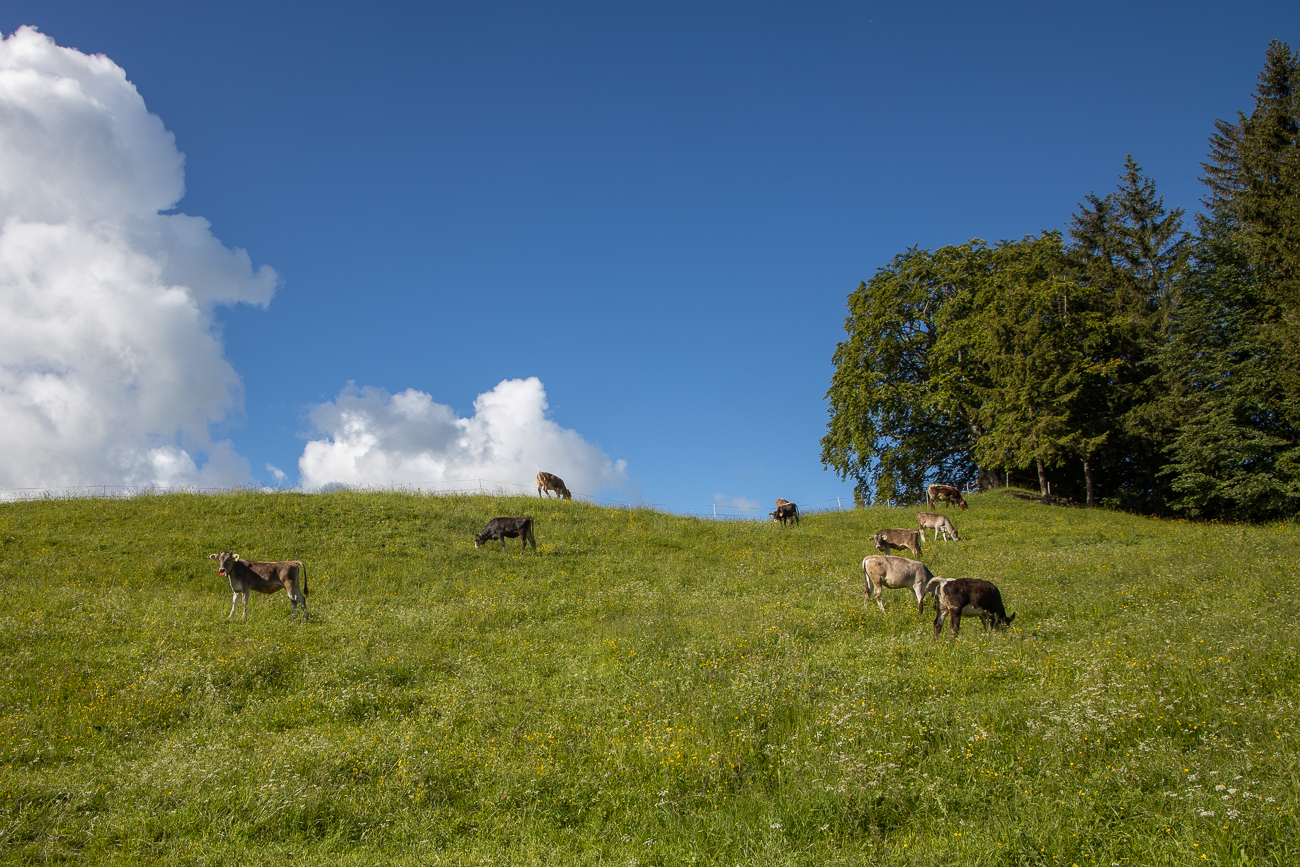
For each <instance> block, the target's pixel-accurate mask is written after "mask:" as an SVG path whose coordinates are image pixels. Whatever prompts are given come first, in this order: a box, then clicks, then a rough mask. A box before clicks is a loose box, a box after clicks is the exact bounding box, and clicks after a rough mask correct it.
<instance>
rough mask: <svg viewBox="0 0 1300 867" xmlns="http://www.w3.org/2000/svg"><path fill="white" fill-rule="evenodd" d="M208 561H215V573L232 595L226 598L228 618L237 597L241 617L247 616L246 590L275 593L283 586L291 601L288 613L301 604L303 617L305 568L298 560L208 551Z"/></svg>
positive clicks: (305, 613) (305, 596) (305, 604)
mask: <svg viewBox="0 0 1300 867" xmlns="http://www.w3.org/2000/svg"><path fill="white" fill-rule="evenodd" d="M208 559H209V560H216V561H217V574H218V575H221V576H223V577H225V578H226V579H228V580H229V581H230V589H231V590H232V591H234V596H232V597H231V599H230V614H227V615H226V616H227V617H230V616H231V615H233V614H234V613H235V606H236V605H238V603H239V600H240V598H241V597H242V598H243V600H244V614H243V616H244V617H248V591H250V590H256V591H257V592H258V593H278V592H279V591H280V590H281V589H283V590H284V591H285V592H286V593H288V594H289V602H290V603H292V604H293V610H292V612H291V613H292V614H297V613H298V606H299V605H301V606H302V618H303V620H306V619H307V569H306V567H305V566H303V565H302V561H301V560H279V561H263V560H242V559H240V557H239V555H238V554H235V553H232V552H230V551H222V552H221V553H220V554H209V555H208ZM299 577H301V578H302V589H301V590H299V588H298V579H299Z"/></svg>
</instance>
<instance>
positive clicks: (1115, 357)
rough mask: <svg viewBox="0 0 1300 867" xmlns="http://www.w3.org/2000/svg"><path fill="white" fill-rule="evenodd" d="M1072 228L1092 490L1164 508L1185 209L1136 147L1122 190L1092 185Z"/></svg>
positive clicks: (1070, 254)
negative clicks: (1165, 378) (1166, 358)
mask: <svg viewBox="0 0 1300 867" xmlns="http://www.w3.org/2000/svg"><path fill="white" fill-rule="evenodd" d="M1069 234H1070V245H1069V248H1068V251H1067V262H1068V267H1069V273H1070V275H1071V277H1072V278H1073V279H1074V280H1075V281H1077V282H1078V284H1079V286H1080V292H1079V293H1078V306H1079V307H1080V308H1082V309H1086V310H1087V311H1088V312H1089V313H1091V314H1092V315H1093V320H1092V324H1091V327H1090V328H1089V329H1088V331H1087V333H1086V335H1085V337H1084V340H1085V341H1086V343H1085V349H1086V352H1087V355H1088V357H1089V360H1090V367H1089V369H1090V370H1091V371H1092V373H1093V375H1092V376H1090V377H1089V378H1088V379H1087V381H1086V382H1085V384H1084V386H1083V391H1082V393H1081V394H1080V395H1079V398H1078V400H1079V403H1080V412H1079V413H1078V415H1079V418H1080V422H1081V430H1080V433H1079V436H1080V442H1081V443H1087V444H1092V448H1091V450H1090V451H1089V450H1084V449H1081V451H1080V455H1079V457H1080V459H1081V460H1082V462H1083V465H1084V475H1085V486H1086V489H1087V491H1088V496H1087V499H1088V502H1089V504H1091V503H1092V502H1093V501H1094V499H1096V498H1098V497H1099V498H1101V499H1104V500H1106V501H1109V502H1112V503H1114V504H1116V505H1119V506H1121V507H1125V508H1132V509H1137V510H1140V511H1158V510H1159V509H1160V508H1161V505H1162V504H1163V503H1164V501H1165V499H1166V495H1165V494H1166V492H1165V488H1166V485H1165V483H1164V482H1163V480H1162V479H1161V477H1160V475H1159V470H1160V467H1161V465H1162V464H1163V462H1164V459H1163V455H1162V451H1161V450H1162V448H1163V445H1164V439H1165V435H1166V434H1167V432H1168V429H1169V427H1170V421H1169V413H1168V411H1167V406H1166V402H1165V400H1164V389H1163V387H1162V385H1163V383H1162V378H1161V370H1160V366H1159V363H1158V358H1159V353H1160V347H1161V346H1162V345H1163V343H1164V342H1165V339H1166V329H1167V321H1168V315H1169V311H1170V310H1171V309H1172V307H1173V305H1174V303H1175V298H1176V292H1177V286H1178V282H1179V280H1180V279H1181V277H1182V275H1183V274H1184V272H1185V269H1186V264H1187V257H1188V253H1189V247H1190V244H1189V240H1188V237H1187V233H1186V232H1184V231H1183V211H1182V209H1180V208H1175V209H1173V210H1167V209H1166V208H1165V205H1164V200H1163V198H1162V197H1161V196H1159V195H1158V193H1157V192H1156V186H1155V182H1154V181H1153V180H1151V178H1149V177H1148V176H1146V175H1145V174H1143V172H1142V167H1141V166H1140V165H1139V164H1138V163H1137V161H1136V160H1134V159H1133V156H1132V155H1131V154H1130V155H1129V156H1128V157H1127V159H1126V160H1125V162H1124V174H1122V175H1121V176H1120V183H1119V185H1118V187H1117V188H1116V190H1115V191H1114V192H1111V193H1109V194H1107V195H1106V196H1105V197H1098V196H1097V195H1096V194H1089V195H1088V196H1087V197H1086V198H1085V201H1084V202H1083V203H1080V205H1079V211H1078V212H1077V213H1076V214H1075V215H1074V216H1073V218H1072V219H1071V223H1070V228H1069ZM1094 478H1096V479H1097V481H1098V484H1097V485H1096V487H1097V488H1098V489H1099V490H1098V492H1097V494H1096V495H1094V493H1093V488H1094V484H1093V480H1094Z"/></svg>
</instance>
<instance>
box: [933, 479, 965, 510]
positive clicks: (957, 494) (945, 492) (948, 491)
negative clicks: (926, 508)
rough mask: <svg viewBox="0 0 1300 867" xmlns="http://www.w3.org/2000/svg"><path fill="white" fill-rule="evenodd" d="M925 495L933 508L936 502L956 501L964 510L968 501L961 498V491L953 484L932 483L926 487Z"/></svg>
mask: <svg viewBox="0 0 1300 867" xmlns="http://www.w3.org/2000/svg"><path fill="white" fill-rule="evenodd" d="M925 497H926V500H927V501H928V502H929V504H930V508H931V509H933V508H934V504H935V503H956V504H957V505H959V506H961V507H962V510H963V511H965V509H966V501H965V500H963V499H962V498H961V491H959V490H957V489H956V488H954V487H953V486H952V485H930V487H928V488H926V489H925Z"/></svg>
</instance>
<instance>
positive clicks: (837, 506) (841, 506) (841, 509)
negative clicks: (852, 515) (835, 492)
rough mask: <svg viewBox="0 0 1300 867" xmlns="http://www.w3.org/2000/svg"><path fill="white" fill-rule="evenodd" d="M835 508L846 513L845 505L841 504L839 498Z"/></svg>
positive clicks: (836, 500) (836, 499)
mask: <svg viewBox="0 0 1300 867" xmlns="http://www.w3.org/2000/svg"><path fill="white" fill-rule="evenodd" d="M835 507H836V508H838V509H839V510H840V511H844V504H843V503H841V502H840V498H839V497H836V498H835Z"/></svg>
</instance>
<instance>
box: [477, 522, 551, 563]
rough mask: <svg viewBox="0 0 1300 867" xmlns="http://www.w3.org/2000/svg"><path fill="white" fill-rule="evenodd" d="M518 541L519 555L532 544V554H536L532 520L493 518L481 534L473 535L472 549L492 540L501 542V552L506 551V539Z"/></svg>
mask: <svg viewBox="0 0 1300 867" xmlns="http://www.w3.org/2000/svg"><path fill="white" fill-rule="evenodd" d="M515 538H518V539H519V553H520V554H522V553H524V549H525V548H527V547H528V543H529V542H532V543H533V553H534V554H536V553H537V539H536V538H535V537H534V536H533V519H532V518H529V517H522V518H493V519H492V520H491V521H488V525H487V526H486V527H484V528H483V532H482V533H475V534H474V547H475V548H477V547H478V546H479V545H482V544H484V543H486V542H490V541H491V540H493V539H500V540H501V550H502V551H504V550H506V539H515Z"/></svg>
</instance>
